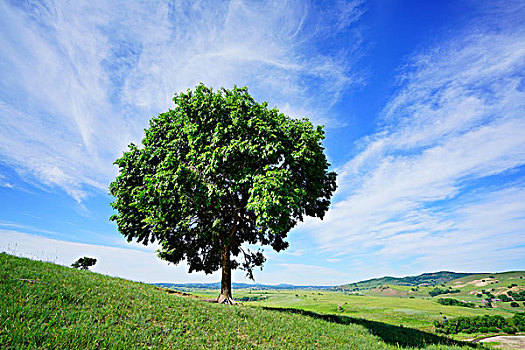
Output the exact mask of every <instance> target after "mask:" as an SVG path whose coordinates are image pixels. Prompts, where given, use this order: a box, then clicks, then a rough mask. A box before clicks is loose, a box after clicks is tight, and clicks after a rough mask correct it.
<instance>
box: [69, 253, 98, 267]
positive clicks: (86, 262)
mask: <svg viewBox="0 0 525 350" xmlns="http://www.w3.org/2000/svg"><path fill="white" fill-rule="evenodd" d="M96 263H97V259H95V258H88V257H87V256H85V257H83V258H79V259H78V260H77V261H75V262H74V263H72V264H71V266H72V267H74V268H75V269H78V268H80V269H81V270H87V269H88V268H89V267H90V266H93V265H95V264H96Z"/></svg>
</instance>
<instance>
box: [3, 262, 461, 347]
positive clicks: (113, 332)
mask: <svg viewBox="0 0 525 350" xmlns="http://www.w3.org/2000/svg"><path fill="white" fill-rule="evenodd" d="M0 295H2V298H0V344H2V346H3V348H13V349H14V348H61V349H71V348H79V349H80V348H81V349H100V348H125V349H128V348H155V349H159V348H171V349H210V348H214V349H226V348H227V349H258V348H261V349H269V348H272V349H274V348H278V349H297V348H301V349H343V348H344V349H364V350H366V349H395V348H399V347H398V346H397V345H398V344H401V345H403V344H409V345H412V344H414V345H417V347H419V348H427V349H435V350H437V349H459V348H460V347H457V346H447V345H440V343H447V344H453V342H452V341H451V340H449V339H447V338H443V337H438V336H435V335H433V334H429V333H424V332H420V331H416V330H410V329H407V328H405V329H404V330H403V329H402V328H399V327H398V328H399V329H397V328H392V326H388V325H385V329H386V331H384V332H383V333H377V332H376V333H374V334H372V333H373V329H374V328H370V327H369V324H368V323H366V322H365V323H362V325H361V324H358V323H348V322H340V321H341V320H339V319H337V318H333V317H331V316H320V315H318V316H320V317H315V314H314V315H311V314H308V315H305V314H296V313H294V312H293V311H292V312H288V311H285V310H284V311H283V310H276V311H270V310H260V309H256V308H250V307H244V306H241V305H239V306H234V307H228V306H224V305H217V304H209V303H206V302H202V301H199V300H195V299H192V298H188V297H181V296H177V295H174V294H170V293H167V292H166V291H165V290H161V289H158V288H156V287H154V286H151V285H147V284H143V283H136V282H131V281H127V280H123V279H118V278H112V277H108V276H103V275H99V274H95V273H91V272H89V271H77V270H74V269H71V268H67V267H63V266H58V265H54V264H51V263H44V262H38V261H31V260H28V259H23V258H17V257H13V256H10V255H7V254H4V253H2V254H0ZM375 327H376V328H377V325H375ZM400 330H401V331H400ZM388 332H390V333H391V334H390V335H389V336H387V335H386V334H387V333H388ZM393 337H398V338H397V339H396V338H393ZM402 337H405V339H402ZM410 337H412V338H410ZM416 338H417V341H418V342H419V343H417V344H415V343H414V341H415V340H416ZM427 344H434V345H427Z"/></svg>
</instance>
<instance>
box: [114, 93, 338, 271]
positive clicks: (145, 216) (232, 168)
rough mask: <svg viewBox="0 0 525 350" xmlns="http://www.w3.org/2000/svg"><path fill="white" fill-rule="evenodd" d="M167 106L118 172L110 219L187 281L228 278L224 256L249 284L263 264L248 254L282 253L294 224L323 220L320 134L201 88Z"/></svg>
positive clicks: (325, 182) (328, 186)
mask: <svg viewBox="0 0 525 350" xmlns="http://www.w3.org/2000/svg"><path fill="white" fill-rule="evenodd" d="M173 101H174V102H175V108H174V109H170V110H169V111H167V112H166V113H161V114H159V115H158V116H157V117H155V118H153V119H152V120H151V121H150V126H149V128H148V129H146V130H145V137H144V139H143V140H142V146H141V147H138V146H136V145H134V144H131V145H129V150H128V151H127V152H125V153H124V154H123V155H122V157H121V158H119V159H118V160H117V161H116V162H115V164H117V165H118V166H119V168H120V172H119V175H118V176H117V178H116V180H115V181H114V182H113V183H112V184H111V185H110V191H111V194H112V195H113V196H114V197H115V201H114V202H113V203H112V207H113V208H114V209H116V210H117V214H115V215H113V216H112V217H111V219H112V220H114V221H116V223H117V226H118V229H119V231H120V232H121V233H122V234H123V235H124V236H126V237H127V239H128V241H131V240H136V241H137V242H140V243H143V244H148V243H150V242H155V241H157V242H160V245H161V248H160V250H159V251H158V255H159V257H161V258H162V259H165V260H167V261H169V262H172V263H175V264H176V263H179V262H181V261H183V260H186V261H187V263H188V265H189V270H190V272H192V271H204V272H205V273H212V272H214V271H216V270H218V269H219V268H221V267H223V269H224V267H225V266H224V262H225V261H224V260H225V256H227V257H228V259H227V260H228V261H227V263H229V268H231V269H235V268H240V269H243V270H245V271H246V273H247V275H248V276H249V277H251V278H253V274H252V272H253V268H254V267H256V266H262V264H263V263H264V261H265V258H264V255H263V254H262V251H261V250H257V251H252V250H249V249H247V248H246V245H247V244H252V245H253V244H259V245H270V246H271V247H272V248H273V249H274V250H276V251H281V250H283V249H285V248H287V247H288V243H287V242H286V241H285V238H286V236H287V234H288V232H289V231H290V229H292V228H293V227H294V226H295V225H296V224H297V223H298V222H299V221H302V220H303V218H304V217H305V216H306V215H308V216H314V217H320V218H323V216H324V214H325V212H326V211H327V210H328V207H329V204H330V198H331V196H332V193H333V191H334V190H335V188H336V174H335V173H334V172H329V171H328V167H329V164H328V162H327V160H326V157H325V155H324V153H323V151H324V149H323V147H322V140H323V139H324V132H323V129H322V127H319V126H318V127H314V126H313V125H312V124H311V123H310V122H309V121H308V120H307V119H302V120H297V119H292V118H290V117H288V116H286V115H284V114H282V113H280V112H279V111H278V110H277V109H275V108H274V109H269V108H268V106H267V104H266V103H257V102H255V100H254V99H253V98H252V97H251V96H250V95H249V93H248V90H247V88H237V87H235V88H233V89H232V90H227V89H224V88H223V89H220V90H218V91H213V90H212V89H211V88H208V87H206V86H204V85H202V84H201V85H199V86H197V87H196V88H195V89H194V90H188V91H187V92H186V93H180V94H176V95H175V97H174V99H173ZM230 256H231V257H232V259H230Z"/></svg>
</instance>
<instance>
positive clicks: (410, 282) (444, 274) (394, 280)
mask: <svg viewBox="0 0 525 350" xmlns="http://www.w3.org/2000/svg"><path fill="white" fill-rule="evenodd" d="M470 275H474V273H457V272H450V271H440V272H432V273H423V274H421V275H418V276H407V277H390V276H385V277H381V278H373V279H369V280H365V281H360V282H356V283H348V284H344V285H341V286H338V287H334V289H340V290H342V289H345V290H349V289H355V288H359V289H370V288H376V287H380V286H383V285H395V286H425V287H427V286H435V285H438V284H441V283H447V282H450V281H453V280H456V279H459V278H462V277H467V276H470Z"/></svg>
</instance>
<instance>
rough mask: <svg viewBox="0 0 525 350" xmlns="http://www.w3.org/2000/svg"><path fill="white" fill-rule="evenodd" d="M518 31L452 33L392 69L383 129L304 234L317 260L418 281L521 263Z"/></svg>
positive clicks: (524, 111) (523, 141) (521, 57)
mask: <svg viewBox="0 0 525 350" xmlns="http://www.w3.org/2000/svg"><path fill="white" fill-rule="evenodd" d="M512 10H516V11H518V10H520V11H522V12H521V13H522V14H523V9H522V7H519V6H518V7H517V8H514V9H507V11H512ZM524 29H525V28H523V25H519V26H513V27H512V28H511V29H509V28H507V30H497V31H488V30H483V31H482V30H478V29H476V30H474V31H473V32H470V33H461V35H460V36H458V37H453V38H451V40H450V41H449V42H446V43H443V44H441V45H438V46H436V47H434V48H433V49H431V50H427V51H426V52H424V53H422V54H420V55H417V56H415V57H414V58H413V60H412V62H411V63H410V64H409V65H407V67H405V68H404V69H403V71H402V74H401V81H402V88H401V89H400V91H399V92H398V93H397V94H396V95H395V96H394V97H393V98H392V99H391V100H390V102H389V103H388V104H387V105H386V107H385V109H384V111H383V125H384V126H383V127H382V128H381V131H379V132H377V133H376V134H374V135H371V136H369V137H366V138H365V139H363V140H361V141H360V144H359V147H360V149H361V151H360V152H359V153H358V154H357V155H356V156H355V157H354V158H353V159H352V160H351V161H349V162H348V163H347V164H346V165H345V166H344V167H342V168H341V169H340V177H339V186H340V189H339V190H338V193H337V196H336V197H337V199H338V200H337V201H336V204H335V205H334V206H333V209H332V210H331V211H330V212H329V214H328V215H327V217H326V219H325V221H324V222H322V223H313V224H314V225H319V228H318V230H319V231H321V230H322V234H321V233H319V234H316V235H315V237H317V239H318V242H319V243H320V244H321V245H322V247H323V248H324V249H325V250H326V251H330V252H333V253H334V255H335V256H345V255H352V254H354V255H355V254H357V255H360V254H364V255H372V256H374V257H375V258H374V259H375V262H374V264H377V265H380V264H381V262H382V261H389V264H390V266H392V265H397V266H399V265H401V264H404V263H407V264H408V265H412V267H411V268H412V269H414V268H415V267H414V266H416V265H415V264H414V263H419V264H423V265H417V266H421V268H422V269H423V270H424V269H425V268H427V269H428V268H431V269H432V268H445V267H446V266H449V267H452V268H455V269H461V268H465V269H467V270H468V269H472V268H475V269H479V268H485V269H487V270H491V269H494V268H496V266H498V265H499V264H502V265H503V261H506V262H507V263H509V264H510V262H511V263H512V264H514V265H516V264H520V263H521V264H523V263H524V261H523V256H524V255H523V244H524V243H525V241H524V239H523V230H524V229H525V221H524V217H523V213H524V212H525V207H524V206H523V198H525V197H524V194H525V184H524V183H523V182H520V181H519V179H520V178H522V173H523V166H524V165H525V138H524V136H523V135H525V88H524V87H525V76H524V75H523V72H524V71H525V30H524ZM494 179H497V181H494ZM309 224H310V223H309ZM316 231H317V230H316ZM514 246H515V247H516V248H515V249H510V250H505V251H504V250H503V249H505V248H510V247H514ZM520 246H521V247H520ZM509 261H510V262H509ZM507 266H509V265H507ZM409 269H410V268H409Z"/></svg>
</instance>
